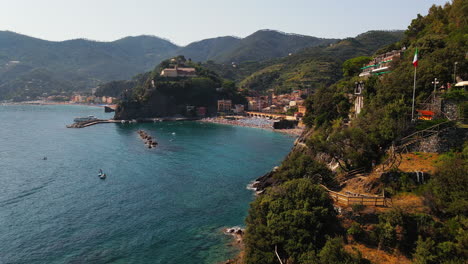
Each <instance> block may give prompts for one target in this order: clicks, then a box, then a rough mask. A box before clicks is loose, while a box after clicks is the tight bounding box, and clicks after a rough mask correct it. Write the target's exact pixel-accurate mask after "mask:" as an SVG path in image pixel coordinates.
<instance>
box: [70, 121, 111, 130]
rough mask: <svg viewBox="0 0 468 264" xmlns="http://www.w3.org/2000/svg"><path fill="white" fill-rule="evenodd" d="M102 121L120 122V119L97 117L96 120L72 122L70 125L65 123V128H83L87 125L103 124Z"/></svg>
mask: <svg viewBox="0 0 468 264" xmlns="http://www.w3.org/2000/svg"><path fill="white" fill-rule="evenodd" d="M104 123H120V120H114V119H108V120H106V119H97V120H91V121H85V122H77V123H73V124H71V125H67V128H84V127H89V126H93V125H97V124H104Z"/></svg>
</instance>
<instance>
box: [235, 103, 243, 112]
mask: <svg viewBox="0 0 468 264" xmlns="http://www.w3.org/2000/svg"><path fill="white" fill-rule="evenodd" d="M234 113H236V114H242V113H244V105H241V104H236V105H234Z"/></svg>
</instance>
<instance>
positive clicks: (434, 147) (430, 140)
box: [408, 127, 468, 153]
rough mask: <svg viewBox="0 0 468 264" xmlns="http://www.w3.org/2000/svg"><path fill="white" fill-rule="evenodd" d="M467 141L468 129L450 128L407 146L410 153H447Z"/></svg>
mask: <svg viewBox="0 0 468 264" xmlns="http://www.w3.org/2000/svg"><path fill="white" fill-rule="evenodd" d="M466 140H468V129H466V128H457V127H452V128H448V129H447V130H444V131H442V132H440V133H439V134H436V135H433V136H430V137H427V138H425V139H424V140H422V141H420V142H418V143H415V144H413V145H411V146H409V148H408V149H409V151H410V152H437V153H442V152H447V151H450V150H451V149H456V148H460V147H462V146H463V143H464V142H465V141H466Z"/></svg>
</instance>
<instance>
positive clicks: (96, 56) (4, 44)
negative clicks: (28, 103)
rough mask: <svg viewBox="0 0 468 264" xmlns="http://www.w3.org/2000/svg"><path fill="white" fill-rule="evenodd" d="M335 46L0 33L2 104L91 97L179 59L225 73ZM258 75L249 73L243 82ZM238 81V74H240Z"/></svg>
mask: <svg viewBox="0 0 468 264" xmlns="http://www.w3.org/2000/svg"><path fill="white" fill-rule="evenodd" d="M335 41H336V40H335V39H319V38H315V37H309V36H297V35H290V34H284V33H280V32H276V31H258V32H256V33H254V34H252V35H250V36H248V37H246V38H244V39H238V38H234V37H220V38H214V39H207V40H202V41H199V42H194V43H191V44H189V45H188V46H186V47H178V46H176V45H174V44H173V43H171V42H169V41H167V40H164V39H161V38H158V37H154V36H138V37H126V38H123V39H119V40H116V41H112V42H97V41H90V40H85V39H74V40H68V41H62V42H53V41H45V40H41V39H36V38H32V37H28V36H24V35H20V34H16V33H13V32H9V31H0V100H5V99H11V98H16V99H17V100H24V99H27V97H28V96H29V97H30V98H35V97H37V96H42V95H43V93H47V94H48V95H52V94H54V95H56V94H62V93H66V94H70V93H71V92H73V91H86V92H89V91H90V89H91V88H94V87H97V86H99V85H102V84H104V83H106V82H109V81H112V80H127V79H130V78H131V77H132V76H134V75H136V74H138V73H141V72H146V71H148V70H150V69H151V68H152V67H154V65H155V64H157V63H159V62H161V61H163V60H164V59H167V58H170V57H171V56H175V55H177V54H184V55H185V56H186V57H187V58H191V59H192V60H193V61H206V60H215V61H217V62H222V63H228V65H227V67H224V65H223V66H219V67H221V68H223V69H226V70H229V67H230V68H231V69H232V66H231V62H232V61H236V62H237V63H240V62H242V64H248V63H246V62H247V61H248V60H255V61H263V60H270V59H274V58H278V57H284V56H286V55H288V53H290V52H297V51H298V50H301V49H303V48H306V47H312V46H317V45H322V44H329V43H333V42H335ZM257 69H258V68H255V69H252V70H250V71H249V72H248V73H245V76H246V75H248V74H250V73H251V72H253V71H255V70H257ZM236 70H237V69H236ZM38 71H39V72H41V74H40V75H38V74H37V72H38ZM241 71H242V70H241ZM235 75H239V72H238V71H236V73H235ZM223 77H224V78H228V77H229V76H224V75H223ZM231 77H234V76H231ZM234 79H235V78H232V80H234ZM130 82H131V81H130ZM128 85H130V84H128ZM104 86H109V87H114V88H110V90H109V91H111V94H103V95H108V96H112V94H114V93H113V92H112V90H114V89H116V90H120V89H119V88H117V87H118V86H126V84H124V81H122V82H120V83H119V84H117V83H112V84H105V85H104ZM103 91H107V88H106V89H104V90H103ZM114 95H115V94H114Z"/></svg>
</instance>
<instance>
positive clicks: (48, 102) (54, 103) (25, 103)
mask: <svg viewBox="0 0 468 264" xmlns="http://www.w3.org/2000/svg"><path fill="white" fill-rule="evenodd" d="M1 105H81V106H90V107H104V106H108V107H115V106H117V105H116V104H110V105H108V104H83V103H70V102H52V101H23V102H7V103H1Z"/></svg>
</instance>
